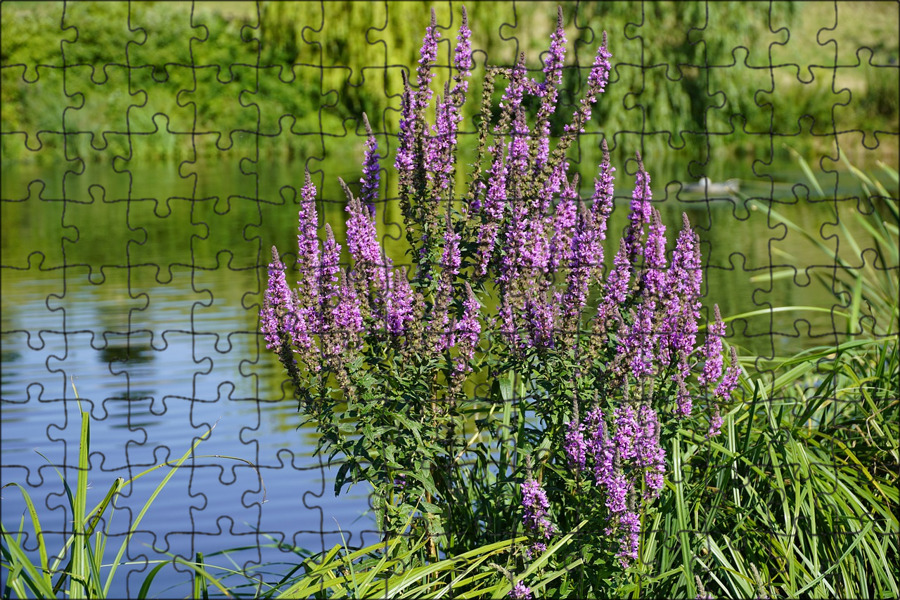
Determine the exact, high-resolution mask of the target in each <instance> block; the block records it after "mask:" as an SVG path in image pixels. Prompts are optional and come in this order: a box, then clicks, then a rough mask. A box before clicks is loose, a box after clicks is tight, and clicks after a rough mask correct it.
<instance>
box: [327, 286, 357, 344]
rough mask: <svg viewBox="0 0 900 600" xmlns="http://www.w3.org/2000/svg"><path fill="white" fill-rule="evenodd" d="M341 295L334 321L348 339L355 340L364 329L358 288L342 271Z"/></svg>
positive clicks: (335, 309) (338, 329)
mask: <svg viewBox="0 0 900 600" xmlns="http://www.w3.org/2000/svg"><path fill="white" fill-rule="evenodd" d="M340 279H341V296H340V300H339V301H338V303H337V306H335V307H334V312H333V313H332V314H333V321H334V327H335V329H336V330H337V331H338V332H340V333H342V334H344V335H346V336H347V339H348V341H349V340H355V339H356V337H357V335H358V334H359V333H361V332H362V330H363V320H362V314H361V313H360V311H359V299H358V298H357V296H356V290H354V289H353V286H352V285H349V284H348V282H347V276H346V275H345V274H344V273H343V272H341V274H340Z"/></svg>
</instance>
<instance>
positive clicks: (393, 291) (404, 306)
mask: <svg viewBox="0 0 900 600" xmlns="http://www.w3.org/2000/svg"><path fill="white" fill-rule="evenodd" d="M388 278H389V279H388V285H389V288H390V291H389V293H388V299H387V309H386V314H387V317H386V320H387V329H388V333H390V334H391V335H394V336H398V335H401V334H402V333H404V332H405V331H406V329H407V327H408V326H409V324H410V323H411V322H412V320H413V301H414V296H413V291H412V287H411V286H410V285H409V280H408V279H407V278H406V268H405V267H404V268H403V269H402V270H401V271H400V272H399V273H393V272H390V273H388Z"/></svg>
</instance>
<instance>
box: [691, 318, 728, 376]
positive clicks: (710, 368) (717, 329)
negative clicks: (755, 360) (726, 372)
mask: <svg viewBox="0 0 900 600" xmlns="http://www.w3.org/2000/svg"><path fill="white" fill-rule="evenodd" d="M713 311H714V313H715V321H714V322H713V323H711V324H710V325H709V327H708V328H707V331H706V343H705V344H704V345H703V357H704V358H705V359H706V362H705V364H704V365H703V372H702V373H700V375H699V376H698V377H697V379H698V381H699V383H700V385H702V386H706V385H712V384H713V383H715V382H716V381H718V380H719V377H721V376H722V338H723V337H724V336H725V323H723V322H722V315H720V314H719V305H718V304H716V305H715V306H714V307H713Z"/></svg>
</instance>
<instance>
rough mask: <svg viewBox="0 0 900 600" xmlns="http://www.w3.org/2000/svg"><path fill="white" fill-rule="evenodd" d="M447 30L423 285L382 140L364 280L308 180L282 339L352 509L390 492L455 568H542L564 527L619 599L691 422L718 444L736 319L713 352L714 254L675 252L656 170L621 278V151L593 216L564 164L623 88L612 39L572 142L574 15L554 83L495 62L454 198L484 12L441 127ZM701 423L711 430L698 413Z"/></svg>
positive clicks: (419, 107) (405, 184) (273, 303)
mask: <svg viewBox="0 0 900 600" xmlns="http://www.w3.org/2000/svg"><path fill="white" fill-rule="evenodd" d="M439 37H440V33H439V32H438V30H437V29H436V28H435V21H434V16H432V21H431V25H430V26H429V27H428V28H427V29H426V33H425V38H424V41H423V45H422V49H421V58H420V60H419V63H418V66H417V68H416V82H415V83H416V85H415V87H413V86H412V85H409V84H408V85H407V86H406V87H405V89H404V94H403V110H402V113H401V130H400V136H399V149H398V152H397V156H396V160H395V163H394V168H395V169H396V170H397V171H398V178H399V182H400V193H401V197H400V203H401V207H402V210H403V215H404V225H405V231H406V238H407V241H408V243H409V247H410V250H409V256H410V257H411V260H412V262H413V264H414V268H413V273H412V274H411V275H412V277H411V279H408V277H407V273H406V272H405V270H396V269H394V268H393V266H392V264H391V261H390V260H389V259H388V258H387V257H386V256H385V255H384V253H383V251H382V249H381V248H380V247H379V245H378V242H377V237H376V230H375V213H376V203H377V200H378V198H377V193H378V189H379V185H378V183H379V177H380V167H379V162H378V160H379V156H378V154H377V152H378V149H377V144H376V142H375V138H374V137H373V136H372V135H371V133H370V137H369V142H368V144H367V148H366V152H365V156H366V158H365V164H364V168H363V175H362V178H361V182H360V184H361V187H360V194H359V197H354V195H353V194H352V192H351V191H350V189H349V187H347V186H346V185H345V186H344V189H345V192H346V194H347V199H348V204H347V209H346V210H347V213H348V220H347V247H348V250H349V254H350V256H351V257H352V258H353V265H352V268H351V269H349V270H348V271H345V270H344V269H343V268H342V267H341V265H340V250H341V249H340V245H339V244H338V243H337V242H336V241H335V238H334V234H333V233H332V231H331V228H330V225H326V226H325V229H326V239H325V241H324V243H323V244H322V246H321V248H320V244H319V240H318V237H317V231H316V229H317V225H318V218H317V215H316V211H315V199H316V198H315V197H316V190H315V187H314V185H313V183H312V181H311V179H310V178H309V175H308V174H307V179H306V184H305V186H304V188H303V191H302V196H303V202H302V207H301V209H300V219H299V220H300V224H299V235H298V238H297V239H298V251H297V263H298V271H299V281H298V285H297V287H296V289H292V288H291V287H290V286H289V285H288V284H287V280H286V275H285V267H284V265H283V264H282V263H281V260H280V255H279V253H278V251H277V249H275V248H273V249H272V252H273V258H272V263H271V264H270V266H269V285H268V289H267V291H266V297H265V302H264V306H263V308H262V311H261V315H260V317H261V328H262V331H263V333H265V335H266V342H267V346H268V347H269V348H270V349H272V350H273V351H274V352H275V353H276V354H277V355H278V356H279V358H280V360H281V362H282V364H283V365H284V366H285V368H286V369H287V372H288V374H289V375H290V377H291V379H292V381H293V383H294V386H295V388H296V392H297V395H298V398H299V400H300V408H301V411H303V413H304V414H305V415H306V416H307V418H308V419H309V420H310V421H311V422H313V423H314V424H315V425H316V427H317V429H318V430H319V432H320V434H321V443H320V451H322V452H327V453H328V456H329V459H335V458H337V459H340V462H341V467H340V469H339V471H338V474H337V480H336V481H335V487H334V489H335V492H336V493H338V492H340V491H341V490H342V489H344V488H345V486H347V485H350V484H352V483H355V482H359V481H367V482H369V483H370V484H371V485H372V487H373V490H374V493H373V499H374V503H375V509H376V514H377V518H378V525H379V527H380V528H382V529H383V530H384V531H385V532H386V533H387V534H389V535H391V534H393V535H396V534H405V533H407V527H408V523H409V519H410V518H411V517H412V516H416V515H418V516H417V517H416V518H415V519H414V520H413V529H414V530H415V529H418V530H421V531H424V532H425V533H426V534H427V535H428V536H429V539H430V543H431V544H432V546H431V549H430V551H431V553H432V555H433V556H435V557H436V556H437V552H439V551H440V552H462V551H466V550H470V549H472V548H474V547H477V546H479V545H481V544H484V543H485V542H486V541H490V540H491V538H493V537H495V536H500V537H503V536H509V535H511V534H512V532H515V531H516V530H517V529H519V528H521V529H522V530H524V531H525V533H526V534H527V535H528V537H529V543H528V544H527V545H526V546H525V547H524V549H523V552H524V556H525V557H526V559H527V558H530V557H533V556H538V555H540V554H542V553H544V552H546V551H547V549H548V544H551V543H552V542H553V541H554V539H555V537H556V536H557V534H560V533H570V532H573V531H579V532H580V533H581V539H580V540H579V542H580V543H581V544H583V545H584V547H585V548H586V549H589V550H587V551H589V552H590V553H591V555H592V558H591V560H590V564H591V568H590V569H588V570H587V571H586V573H587V576H588V577H589V579H590V580H591V587H592V588H593V589H594V591H595V592H599V591H600V590H601V589H605V588H604V587H603V586H605V585H606V584H605V583H604V582H605V581H606V580H607V579H609V578H610V576H611V575H613V574H615V573H617V572H619V569H620V567H622V568H627V567H629V566H630V565H631V564H632V562H633V561H635V560H636V559H637V558H638V554H639V548H640V536H641V533H642V521H643V519H644V518H646V515H647V512H648V509H649V508H650V507H651V506H652V505H653V504H654V502H655V501H656V499H657V498H658V497H659V494H660V493H661V491H662V490H663V487H664V478H665V474H666V472H667V460H666V451H665V449H664V447H665V445H666V444H667V443H668V442H669V440H670V438H671V435H672V433H673V431H674V430H675V428H677V427H689V428H697V427H700V428H702V432H701V435H706V436H708V437H713V436H716V435H718V434H719V431H720V427H721V425H722V417H721V413H720V405H722V406H725V407H727V405H728V403H729V400H730V396H731V392H732V390H733V389H734V388H735V386H736V385H737V380H738V375H739V372H740V370H739V367H738V364H737V355H736V353H735V352H734V351H733V350H732V352H731V359H730V366H729V367H728V368H727V370H726V369H725V368H724V366H723V352H722V341H721V337H722V336H723V335H724V325H723V324H722V322H721V319H720V318H719V316H718V311H716V320H715V322H714V323H712V324H711V326H710V327H709V331H708V334H707V336H706V342H705V344H703V345H702V347H701V348H698V347H697V339H696V338H697V333H698V319H699V308H700V304H699V299H700V290H701V278H702V271H701V264H700V253H699V252H700V251H699V245H698V240H697V237H696V234H695V233H694V232H693V231H692V229H691V227H690V223H689V222H688V221H687V217H686V216H685V217H684V218H683V222H682V224H681V225H682V227H681V231H680V233H679V234H678V236H677V240H676V243H675V247H674V249H673V250H672V253H671V259H669V258H668V255H667V252H666V246H667V238H666V226H665V225H664V224H663V223H662V221H661V217H660V215H659V212H658V211H657V210H656V209H655V208H653V206H652V203H651V194H650V178H649V175H648V174H647V172H646V171H645V169H644V166H643V163H642V161H641V157H640V156H638V157H637V173H636V175H635V180H636V181H635V187H634V191H633V193H632V201H631V216H630V221H629V225H628V227H627V230H626V232H625V234H624V237H623V238H622V240H621V243H620V246H619V250H618V252H617V253H616V255H615V257H614V258H613V260H612V265H611V267H610V268H608V269H607V270H606V271H607V272H606V273H605V275H604V269H603V266H604V265H603V263H604V257H603V250H602V247H601V245H600V242H602V241H603V240H604V239H605V237H606V230H607V219H608V216H609V214H610V213H611V211H612V208H613V199H614V179H615V176H614V173H615V169H614V168H613V167H612V166H611V164H610V161H609V155H608V153H605V156H604V160H603V162H602V163H601V164H600V165H599V175H598V177H597V178H596V180H595V185H594V194H593V196H592V198H591V199H590V201H589V202H584V201H583V200H582V199H581V198H580V197H579V194H578V186H577V175H576V176H575V177H574V178H572V180H571V181H570V174H569V163H568V161H567V159H566V150H567V148H568V147H569V145H570V144H571V143H572V141H573V140H574V139H575V137H576V136H577V135H578V134H579V133H581V132H583V131H584V127H585V125H586V124H587V122H588V121H589V119H590V117H591V112H592V107H593V105H594V104H595V103H596V102H597V100H598V98H599V96H600V95H601V94H603V93H604V92H605V89H606V85H607V82H608V77H609V70H610V62H609V59H610V57H611V54H610V53H609V51H608V50H607V47H606V40H605V35H604V41H603V44H602V45H601V46H600V48H599V49H598V51H597V54H596V58H595V61H594V64H593V66H592V69H591V71H590V75H589V77H588V83H587V89H586V91H585V95H584V98H583V99H582V100H581V101H580V103H579V104H578V106H577V108H576V109H575V110H574V112H573V113H572V114H571V118H570V120H569V123H568V124H567V125H566V126H565V127H564V130H563V135H562V137H561V138H560V139H559V141H558V143H557V144H556V145H555V146H553V145H552V144H551V140H550V124H549V121H550V117H551V115H553V114H554V113H556V112H557V110H558V104H557V101H558V98H559V91H558V87H559V85H560V83H561V79H562V65H563V63H564V59H565V51H566V37H565V31H564V28H563V17H562V11H561V10H560V11H559V15H558V27H557V29H556V31H555V32H554V33H553V35H552V36H551V44H550V50H549V52H548V53H547V55H546V58H545V61H544V69H543V78H542V80H541V81H537V80H534V79H531V78H530V77H529V76H528V74H527V72H526V70H525V67H524V65H525V57H524V55H523V56H522V57H521V58H520V60H519V62H518V64H517V66H516V67H514V68H512V69H504V68H491V69H489V72H488V75H487V79H486V81H485V84H484V87H485V89H486V92H485V93H484V96H483V100H482V104H481V116H480V119H479V124H480V127H479V144H478V148H477V155H476V157H475V160H474V162H473V163H472V164H471V165H470V167H469V170H470V172H471V175H470V176H468V177H466V184H465V187H466V189H467V192H466V194H465V196H464V197H462V198H457V197H456V196H455V195H454V190H456V189H457V187H458V184H457V181H456V179H457V170H458V169H457V164H456V163H457V143H456V137H457V131H458V125H459V122H460V120H461V117H460V112H461V110H460V109H461V107H462V105H463V103H464V101H465V99H466V95H467V91H468V77H469V75H470V70H471V67H472V60H471V46H470V42H469V38H470V32H469V29H468V23H467V20H466V18H465V12H463V19H462V25H461V27H460V30H459V34H458V36H457V45H456V50H455V54H454V67H455V74H454V76H453V79H452V81H450V82H447V84H446V85H445V86H444V93H443V94H442V95H439V96H437V97H436V98H435V106H434V111H433V114H434V115H435V120H434V122H433V123H430V122H429V120H428V118H427V114H428V113H429V111H426V108H427V107H428V105H429V103H430V102H431V100H432V91H431V89H430V88H429V85H430V83H431V82H432V79H433V71H432V68H433V62H434V60H435V56H436V51H437V43H438V39H439ZM501 77H502V78H505V79H506V80H507V82H508V83H507V85H506V88H505V91H504V93H503V96H502V99H501V102H500V104H499V107H498V109H499V111H498V112H499V115H498V118H497V119H496V124H495V119H492V118H491V114H492V111H493V107H492V105H491V92H492V90H493V88H494V86H495V85H496V83H497V81H498V80H499V79H500V78H501ZM527 99H530V100H532V102H530V103H529V102H527V101H526V100H527ZM529 105H530V106H532V107H533V110H532V111H531V112H532V114H531V115H529V110H528V108H527V107H528V106H529ZM530 116H531V117H532V118H530ZM530 121H533V124H530V123H529V122H530ZM367 125H368V123H367ZM604 148H605V145H604ZM460 170H461V169H460ZM591 297H593V298H594V301H593V302H590V303H589V302H588V300H589V298H591ZM695 404H699V406H695ZM698 411H699V412H700V413H701V414H706V415H707V417H706V418H705V419H702V420H700V421H699V422H698V421H697V420H696V419H693V420H690V419H689V417H691V416H692V415H696V414H697V413H698ZM698 423H699V424H698ZM473 428H474V430H475V432H474V433H473ZM523 593H524V592H523Z"/></svg>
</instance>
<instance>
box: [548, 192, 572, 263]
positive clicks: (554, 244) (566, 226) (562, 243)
mask: <svg viewBox="0 0 900 600" xmlns="http://www.w3.org/2000/svg"><path fill="white" fill-rule="evenodd" d="M578 201H579V199H578V177H577V176H576V177H575V180H574V181H573V182H572V185H568V184H566V185H565V187H564V188H563V193H562V198H561V200H560V202H559V204H558V205H557V207H556V214H555V215H554V218H553V233H554V235H553V239H552V240H551V242H550V261H549V263H550V270H551V271H556V270H557V268H559V266H560V265H563V266H566V265H568V264H569V263H570V262H571V261H572V238H573V237H574V234H575V226H576V222H577V219H578Z"/></svg>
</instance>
